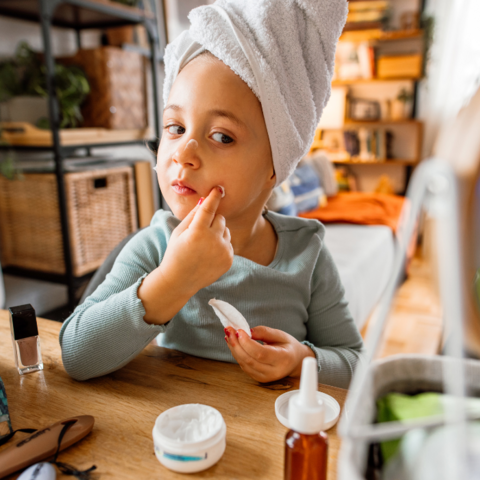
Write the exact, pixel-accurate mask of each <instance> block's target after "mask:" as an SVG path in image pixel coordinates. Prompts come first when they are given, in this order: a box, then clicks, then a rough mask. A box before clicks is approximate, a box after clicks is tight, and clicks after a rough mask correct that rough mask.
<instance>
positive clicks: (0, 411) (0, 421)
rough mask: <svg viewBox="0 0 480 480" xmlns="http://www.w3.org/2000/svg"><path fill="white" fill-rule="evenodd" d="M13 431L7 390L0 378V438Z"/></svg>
mask: <svg viewBox="0 0 480 480" xmlns="http://www.w3.org/2000/svg"><path fill="white" fill-rule="evenodd" d="M12 432H13V429H12V423H11V421H10V414H9V413H8V401H7V392H6V391H5V385H4V384H3V381H2V379H1V378H0V440H1V439H2V438H4V437H6V436H7V435H10V434H11V433H12Z"/></svg>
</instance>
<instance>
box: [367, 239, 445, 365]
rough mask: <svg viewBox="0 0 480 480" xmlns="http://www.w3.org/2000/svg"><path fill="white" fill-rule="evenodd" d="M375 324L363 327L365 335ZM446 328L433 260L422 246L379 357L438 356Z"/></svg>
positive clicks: (396, 302) (399, 294)
mask: <svg viewBox="0 0 480 480" xmlns="http://www.w3.org/2000/svg"><path fill="white" fill-rule="evenodd" d="M372 316H373V315H372ZM370 318H372V317H370ZM371 325H372V321H371V320H369V321H368V322H367V324H366V325H365V327H364V328H363V329H362V332H361V333H362V336H363V337H364V338H365V335H366V333H367V332H368V329H369V328H370V327H371ZM442 328H443V327H442V312H441V306H440V301H439V298H438V295H437V293H436V291H435V288H434V287H433V284H432V281H431V273H430V267H429V262H428V261H427V260H426V259H425V258H424V257H423V255H422V251H421V248H419V249H418V250H417V253H416V255H415V257H414V258H413V260H412V262H411V264H410V266H409V268H408V278H407V279H406V280H405V282H404V283H403V284H402V285H401V286H400V288H399V289H398V291H397V294H396V297H395V300H394V303H393V306H392V310H391V312H390V316H389V318H388V321H387V325H386V328H385V333H384V338H383V340H382V343H381V345H380V348H379V351H378V353H377V358H384V357H388V356H390V355H395V354H398V353H425V354H429V355H435V354H437V353H439V351H440V349H441V345H442Z"/></svg>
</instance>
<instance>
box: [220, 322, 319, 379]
mask: <svg viewBox="0 0 480 480" xmlns="http://www.w3.org/2000/svg"><path fill="white" fill-rule="evenodd" d="M251 332H252V338H250V337H249V336H248V335H247V333H245V332H244V331H243V330H238V331H237V332H235V329H233V328H232V327H228V328H226V329H225V335H226V337H225V340H226V341H227V345H228V348H229V349H230V351H231V352H232V355H233V356H234V357H235V359H236V360H237V362H238V364H239V365H240V367H241V368H242V370H243V371H244V372H245V373H248V375H250V376H251V377H252V378H253V379H254V380H257V381H258V382H262V383H265V382H273V381H275V380H279V379H280V378H283V377H288V376H292V377H299V376H300V373H301V371H302V361H303V359H304V358H305V357H314V358H315V354H314V353H313V351H312V349H311V348H310V347H307V345H303V344H302V343H300V342H299V341H298V340H296V339H295V338H293V337H292V336H291V335H289V334H288V333H286V332H284V331H282V330H277V329H274V328H269V327H255V328H252V329H251ZM255 340H261V341H262V342H264V345H261V344H259V343H258V342H256V341H255Z"/></svg>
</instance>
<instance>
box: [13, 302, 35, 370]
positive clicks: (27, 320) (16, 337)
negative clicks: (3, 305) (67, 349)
mask: <svg viewBox="0 0 480 480" xmlns="http://www.w3.org/2000/svg"><path fill="white" fill-rule="evenodd" d="M8 311H9V313H10V330H11V333H12V343H13V355H14V357H15V365H16V367H17V370H18V373H19V374H20V375H23V374H25V373H31V372H37V371H38V370H43V362H42V353H41V351H40V337H39V336H38V328H37V317H36V315H35V310H34V309H33V307H32V306H31V305H30V304H27V305H20V306H18V307H11V308H9V309H8Z"/></svg>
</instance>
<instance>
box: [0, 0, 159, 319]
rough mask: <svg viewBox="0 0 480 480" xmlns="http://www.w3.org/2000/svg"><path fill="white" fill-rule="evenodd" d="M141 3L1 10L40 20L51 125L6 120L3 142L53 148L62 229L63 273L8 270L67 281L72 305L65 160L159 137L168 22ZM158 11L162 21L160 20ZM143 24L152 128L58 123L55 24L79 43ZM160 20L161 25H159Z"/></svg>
mask: <svg viewBox="0 0 480 480" xmlns="http://www.w3.org/2000/svg"><path fill="white" fill-rule="evenodd" d="M139 5H141V6H143V8H134V7H130V6H126V5H121V4H120V3H118V2H111V1H108V0H22V1H18V0H2V1H0V15H3V16H7V17H13V18H18V19H22V20H28V21H32V22H36V23H39V24H40V28H41V33H42V40H43V47H44V62H45V69H46V80H47V91H48V107H49V122H50V125H51V130H40V129H37V128H35V127H34V126H33V125H29V124H21V125H12V124H10V125H5V124H3V125H2V127H4V128H5V131H4V132H3V139H4V140H6V141H7V142H9V144H8V143H6V144H4V145H0V149H3V150H8V149H12V150H32V151H36V150H38V151H51V152H53V157H54V160H55V177H56V184H57V191H58V205H59V209H60V221H61V230H62V247H63V256H64V263H65V274H64V275H63V274H62V275H60V274H48V273H46V272H43V271H37V270H25V269H22V268H12V269H11V271H10V273H12V274H14V275H17V276H24V277H29V278H37V279H41V280H46V281H51V282H57V283H63V284H66V285H67V287H68V297H69V308H70V309H71V310H73V308H74V307H75V306H76V303H77V301H78V295H77V288H78V287H79V286H80V285H81V283H82V281H83V280H84V278H83V277H78V276H75V275H74V272H73V263H72V262H73V260H72V247H71V232H70V227H69V217H68V212H67V197H66V188H65V181H64V173H65V170H64V161H65V160H66V158H67V157H69V156H70V155H72V154H73V153H74V152H75V151H76V150H77V149H79V148H82V149H85V150H86V151H87V152H90V149H91V148H93V147H97V146H102V147H105V146H123V145H128V144H136V145H145V143H146V141H147V140H150V142H149V143H150V145H151V146H156V143H157V139H158V138H160V122H161V119H160V114H159V108H158V106H159V102H160V96H159V91H158V77H159V71H158V70H159V61H160V59H161V52H162V51H163V50H164V48H165V45H166V25H165V20H164V16H163V9H162V8H160V9H158V11H152V10H151V9H152V8H153V9H154V10H155V4H154V3H152V4H150V3H149V2H147V1H145V2H142V1H141V2H139ZM157 17H158V22H157ZM139 24H140V25H143V26H144V28H145V30H146V32H147V37H148V43H149V51H150V65H151V79H150V80H151V85H152V97H153V105H154V108H153V128H152V129H142V130H110V131H109V130H106V129H102V128H84V129H81V128H78V129H70V130H67V129H60V116H59V108H58V98H57V93H56V89H55V86H54V84H55V59H54V57H53V51H52V27H53V26H56V27H62V28H69V29H72V30H74V31H75V32H76V40H77V47H78V48H81V35H80V32H81V31H82V30H88V29H103V28H113V27H120V26H127V25H139ZM159 25H161V26H162V27H161V28H160V29H159Z"/></svg>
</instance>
